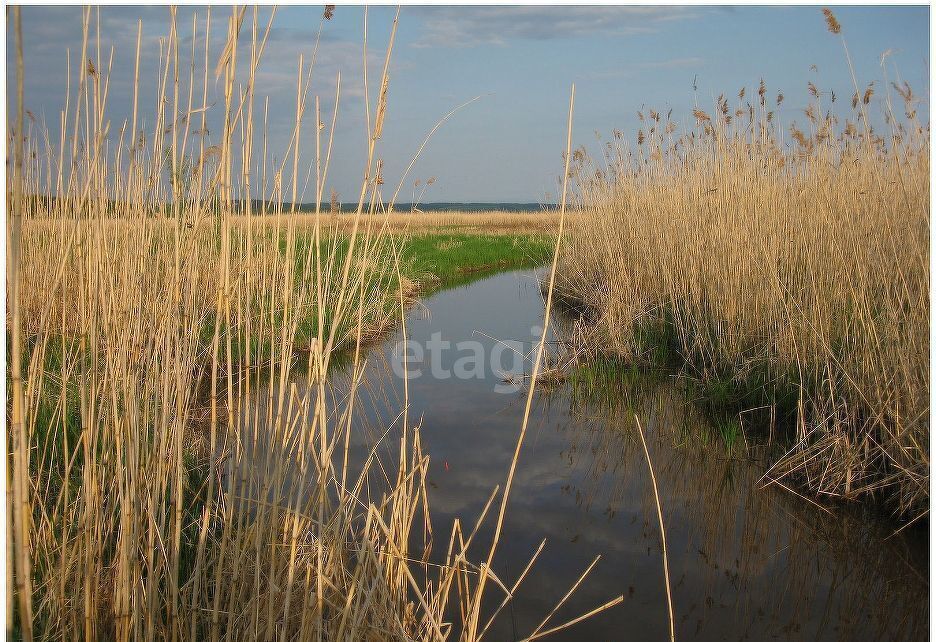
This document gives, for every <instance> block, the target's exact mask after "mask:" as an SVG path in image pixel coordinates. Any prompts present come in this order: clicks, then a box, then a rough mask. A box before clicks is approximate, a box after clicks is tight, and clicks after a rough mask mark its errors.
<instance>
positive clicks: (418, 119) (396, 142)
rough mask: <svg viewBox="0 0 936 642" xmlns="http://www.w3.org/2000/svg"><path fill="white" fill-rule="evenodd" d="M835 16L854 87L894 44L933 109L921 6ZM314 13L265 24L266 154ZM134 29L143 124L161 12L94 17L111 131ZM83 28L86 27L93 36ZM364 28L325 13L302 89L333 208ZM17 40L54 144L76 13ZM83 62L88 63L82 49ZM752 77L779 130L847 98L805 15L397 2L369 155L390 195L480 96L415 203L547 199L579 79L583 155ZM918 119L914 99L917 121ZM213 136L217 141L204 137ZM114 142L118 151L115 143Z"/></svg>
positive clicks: (285, 122) (434, 160) (838, 55)
mask: <svg viewBox="0 0 936 642" xmlns="http://www.w3.org/2000/svg"><path fill="white" fill-rule="evenodd" d="M834 11H835V14H836V16H837V17H838V19H839V21H840V22H841V24H842V28H843V33H844V35H845V38H846V40H847V42H848V46H849V50H850V52H851V55H852V59H853V61H854V63H855V67H856V73H857V76H858V81H859V84H860V85H861V86H862V87H864V86H865V85H866V84H867V83H869V82H871V81H872V80H873V81H876V84H875V87H876V88H877V90H878V92H879V94H880V92H881V91H883V72H882V69H881V66H880V59H881V54H882V53H883V52H884V51H885V50H888V49H890V50H892V51H893V53H892V54H891V56H890V57H889V59H888V60H889V61H890V63H889V66H888V74H889V75H890V77H891V79H893V78H894V76H895V74H897V73H899V74H900V76H901V77H902V78H903V79H906V80H907V81H908V82H909V83H910V84H911V85H912V86H913V87H914V90H915V92H916V93H917V94H918V95H921V96H924V97H925V98H926V100H927V101H928V96H929V82H928V79H929V67H928V65H929V8H928V7H920V6H910V7H899V6H887V7H871V6H862V7H845V6H839V7H834ZM193 12H194V13H195V14H197V17H198V24H199V36H198V38H199V41H201V38H202V34H203V31H204V16H205V9H204V8H196V7H182V8H180V9H179V14H178V29H179V32H180V33H181V34H182V36H183V38H187V39H188V40H187V41H183V45H184V46H183V47H182V56H183V63H182V64H183V65H187V64H189V63H188V52H187V50H186V46H187V47H189V48H190V47H191V40H190V37H191V27H192V17H193ZM321 12H322V8H321V7H320V6H316V7H296V6H288V7H281V8H280V9H278V11H277V13H276V16H275V20H274V27H273V31H272V34H271V37H270V42H269V43H268V45H267V50H266V53H265V55H264V61H263V63H262V64H261V67H260V70H259V74H258V81H257V93H258V100H257V103H256V107H255V109H256V110H258V113H262V109H263V98H262V96H264V95H269V104H270V117H269V120H268V122H269V123H270V129H269V147H270V149H273V150H284V149H285V148H286V145H287V141H288V137H289V135H290V132H291V127H292V122H293V120H294V117H295V116H294V115H295V102H296V98H295V78H296V74H297V61H298V56H299V54H300V53H304V54H305V56H306V61H308V60H309V58H310V56H311V53H312V46H313V42H314V37H315V33H316V30H317V28H318V24H319V18H320V16H321ZM393 12H394V9H393V8H390V7H372V8H371V9H370V10H369V17H368V28H369V33H368V60H369V72H368V74H369V79H370V81H371V87H370V90H371V94H372V96H373V95H374V94H375V93H376V89H377V88H376V86H375V85H376V79H379V75H380V67H381V64H382V58H383V54H384V50H385V47H386V43H387V38H388V35H389V29H390V25H391V21H392V17H393ZM229 15H230V9H229V8H226V7H220V6H216V7H214V8H213V9H212V32H211V34H212V54H211V55H212V58H213V61H212V65H213V64H214V62H215V61H216V60H217V55H218V53H219V52H220V49H221V47H222V46H223V34H224V30H225V24H226V20H227V17H228V16H229ZM251 15H252V14H251V10H248V17H247V20H246V21H245V27H244V29H245V34H247V35H248V36H249V28H250V21H251ZM268 15H269V8H262V9H261V10H260V14H259V20H260V24H261V31H262V27H263V26H265V24H266V20H267V17H268ZM139 18H142V19H143V24H144V43H143V53H142V55H143V63H142V64H143V71H142V74H141V75H142V76H143V77H144V78H146V82H145V83H144V85H143V87H142V88H141V105H142V107H141V111H140V114H141V118H143V119H144V120H145V119H150V120H151V119H152V114H153V113H154V102H155V84H156V82H155V78H156V74H155V71H154V70H155V67H156V64H157V61H158V56H159V45H158V38H159V37H160V36H165V35H166V34H168V31H169V20H168V18H169V11H168V9H167V8H165V7H152V6H150V7H142V8H136V7H133V8H131V7H102V8H101V9H100V20H101V50H102V55H101V57H102V58H103V59H104V61H105V63H106V59H107V58H108V55H109V51H110V46H111V45H113V46H114V47H115V62H114V73H113V75H112V80H111V88H110V94H111V99H110V101H109V111H108V117H109V118H110V119H111V122H112V131H117V130H118V129H119V126H120V123H122V122H123V120H124V119H125V118H127V117H128V115H129V105H130V96H131V90H130V86H131V80H132V74H133V56H134V48H135V40H136V22H137V19H139ZM93 25H94V21H93V20H92V29H93ZM362 26H363V9H362V8H360V7H354V6H339V7H338V8H337V10H336V12H335V17H334V19H333V20H332V21H330V22H327V23H326V24H325V32H324V35H323V39H322V43H321V46H320V50H319V54H318V63H317V66H316V69H315V71H314V76H313V82H312V90H311V91H312V94H313V95H319V96H321V102H322V105H323V111H324V112H325V113H324V115H325V118H323V120H325V121H326V122H330V117H331V105H332V103H333V101H334V80H335V74H336V73H337V72H338V71H339V70H340V71H341V74H342V104H341V107H340V108H339V116H338V127H337V130H336V141H335V149H334V152H333V163H332V168H331V174H330V178H329V181H328V187H329V188H332V187H334V188H335V189H336V190H337V191H338V192H339V193H340V194H341V198H342V200H345V201H350V200H356V196H357V192H358V190H359V189H360V180H361V176H362V172H363V167H364V161H365V158H366V155H365V154H366V141H365V133H364V101H363V98H362V97H363V85H362V73H361V66H362V51H361V40H362ZM23 36H24V41H25V51H26V55H25V59H26V77H27V81H26V91H25V100H26V107H27V108H28V109H30V110H31V111H32V112H33V113H34V114H36V115H37V116H40V117H41V116H44V118H45V120H46V122H48V123H50V127H49V128H50V131H51V132H52V133H53V140H55V136H56V135H57V134H56V132H57V125H56V123H57V120H58V113H59V111H60V110H61V108H62V105H63V102H64V96H65V81H66V73H65V60H66V55H65V50H66V47H70V48H71V55H72V70H73V73H74V72H75V70H76V69H77V64H78V63H77V57H78V55H79V54H80V46H81V9H80V8H77V7H24V9H23ZM7 42H8V44H7V53H8V65H7V82H8V87H11V86H12V85H11V83H12V82H13V80H14V78H15V76H14V68H13V65H12V62H13V60H12V58H11V57H10V53H11V52H12V38H8V41H7ZM186 43H187V44H186ZM244 49H245V50H246V47H244ZM244 53H246V51H245V52H244ZM92 57H95V58H96V55H94V52H92ZM201 64H202V62H201V60H199V61H198V65H199V66H200V65H201ZM813 65H815V70H812V69H811V66H813ZM98 66H101V63H98ZM241 66H242V68H243V66H245V65H244V64H242V65H241ZM185 76H186V79H187V74H185ZM761 78H763V79H764V80H765V81H766V83H767V87H768V92H769V95H771V96H775V95H776V92H777V91H778V90H782V91H783V93H784V95H785V96H786V100H785V101H784V103H783V109H781V111H780V112H779V117H780V118H781V122H783V123H784V125H785V126H787V125H788V124H789V123H791V122H793V121H794V120H797V121H799V122H802V121H803V120H804V117H803V116H802V109H803V108H804V107H805V106H806V104H807V100H808V93H807V90H806V84H807V82H810V81H812V82H814V83H815V84H816V85H817V86H818V87H819V88H820V89H821V90H823V91H830V90H832V91H835V93H836V95H837V96H840V97H842V99H843V100H842V102H841V103H840V104H841V105H842V108H843V110H844V109H845V107H846V105H845V103H847V102H848V100H847V99H848V97H849V96H850V95H851V94H852V93H853V89H852V81H851V78H850V75H849V73H848V68H847V66H846V62H845V56H844V54H843V50H842V45H841V42H840V41H839V39H838V38H837V37H835V36H833V35H832V34H829V33H828V32H827V31H826V29H825V23H824V21H823V18H822V14H821V9H820V7H817V6H816V7H705V6H690V7H675V6H667V7H637V6H629V7H529V6H526V7H481V6H475V7H415V6H407V7H403V10H402V12H401V17H400V26H399V30H398V33H397V40H396V45H395V48H394V52H393V59H392V62H391V79H390V91H389V94H390V102H389V111H388V114H387V119H386V124H385V128H384V131H385V133H384V136H383V139H382V140H381V141H380V143H379V147H378V155H379V156H380V157H381V158H383V159H384V162H385V175H386V187H387V188H390V187H395V185H396V183H397V181H398V180H399V177H400V174H401V172H402V171H403V169H404V168H405V167H406V165H407V164H408V163H409V161H410V159H411V158H412V156H413V154H414V153H415V151H416V149H417V147H418V146H419V144H420V143H421V142H422V140H423V138H424V137H425V135H426V133H427V132H428V131H429V130H430V129H431V128H432V127H433V125H435V123H436V122H437V121H438V120H439V118H441V117H442V116H443V115H444V114H445V113H447V112H448V111H450V110H451V109H452V108H453V107H455V106H457V105H459V104H461V103H463V102H465V101H467V100H469V99H471V98H473V97H475V96H478V95H480V96H482V97H481V99H480V100H478V101H476V102H474V103H472V104H471V105H469V106H468V107H466V108H464V109H463V110H461V111H460V112H459V113H458V114H456V115H455V116H454V117H453V118H452V119H451V120H450V121H448V122H447V123H446V124H445V125H443V127H442V128H441V129H440V130H439V131H438V132H437V133H436V135H435V136H434V137H433V139H432V141H431V142H430V143H429V145H428V147H427V149H426V150H425V151H424V152H423V154H422V156H421V157H420V160H419V162H418V164H417V165H416V167H415V168H414V171H413V173H412V174H411V175H410V177H409V178H408V179H407V181H406V183H407V185H411V184H412V180H413V179H416V178H420V179H423V180H425V179H426V178H428V177H430V176H433V177H435V178H436V182H435V184H434V185H433V186H432V187H431V188H430V190H429V191H428V192H427V193H426V195H425V196H424V197H423V198H424V200H428V201H539V202H543V201H551V200H553V199H554V198H555V194H556V191H557V187H556V185H557V177H558V176H559V175H560V174H561V171H562V167H561V162H562V161H561V153H562V151H563V149H564V144H565V123H566V109H567V106H568V93H569V86H570V84H571V83H572V82H575V83H576V109H575V125H574V143H575V144H586V145H591V146H593V147H594V146H595V144H596V143H595V141H596V138H595V132H599V133H600V134H602V135H604V136H605V137H607V136H608V135H610V132H611V130H612V129H615V128H617V129H621V130H623V131H625V132H628V133H632V132H636V129H637V127H638V121H637V116H636V113H637V111H638V110H640V109H641V108H644V107H653V108H656V109H657V110H658V111H662V112H664V113H665V112H666V111H667V110H669V109H670V108H672V109H673V117H674V118H675V119H677V121H678V122H680V123H681V127H682V129H687V128H688V127H689V126H691V123H692V120H691V118H690V109H691V106H692V104H693V100H694V94H693V89H692V86H693V80H694V79H695V82H696V85H697V87H698V89H697V93H696V94H695V96H696V97H697V98H698V100H699V102H700V105H701V106H703V107H710V106H711V105H712V104H713V102H714V100H715V98H716V97H717V96H718V95H719V94H720V93H725V94H726V95H727V96H729V97H732V98H734V97H735V96H736V95H737V93H738V90H739V89H740V88H741V87H747V90H748V92H749V94H750V93H751V92H753V91H754V90H756V87H757V83H758V82H759V80H760V79H761ZM198 92H200V88H198V90H197V92H196V93H198ZM220 97H221V87H220V84H219V85H218V86H215V84H214V83H213V82H212V83H211V84H210V87H209V103H210V102H212V101H215V100H220ZM8 104H10V103H9V102H8ZM732 104H734V103H732ZM310 105H311V103H310ZM372 105H373V102H372ZM928 109H929V105H928V102H927V103H926V104H924V105H923V106H922V108H921V112H928ZM305 123H306V124H305V129H304V136H305V141H306V142H307V143H311V141H312V136H313V133H314V115H313V112H312V111H311V109H310V110H309V111H308V112H307V118H306V121H305ZM209 129H211V128H209ZM209 137H210V138H211V142H217V135H216V134H214V133H212V134H209ZM112 138H114V140H115V141H116V135H113V134H112ZM301 153H302V158H303V159H304V164H306V167H305V168H303V169H302V170H300V171H301V176H303V177H304V176H305V175H306V172H307V163H308V162H311V161H312V160H313V158H314V148H313V147H312V146H310V145H308V144H306V145H303V147H302V150H301ZM280 157H281V154H280ZM389 191H391V192H392V190H389ZM327 193H328V192H327V190H326V195H327ZM311 195H312V190H311V189H310V190H308V191H307V192H306V198H305V200H311ZM389 195H390V194H387V193H385V196H386V197H389ZM411 195H412V190H411V188H404V190H403V192H402V194H401V196H400V199H399V200H401V201H408V200H410V197H411ZM258 196H259V195H258Z"/></svg>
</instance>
